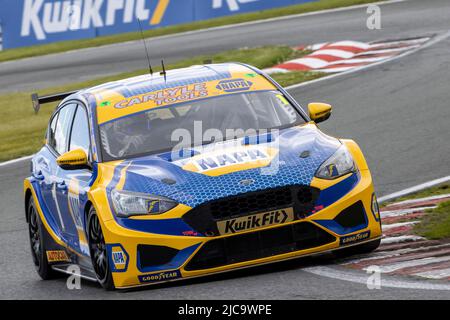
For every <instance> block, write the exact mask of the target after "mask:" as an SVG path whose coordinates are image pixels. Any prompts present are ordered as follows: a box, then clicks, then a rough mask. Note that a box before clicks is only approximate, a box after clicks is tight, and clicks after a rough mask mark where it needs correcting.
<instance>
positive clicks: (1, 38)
mask: <svg viewBox="0 0 450 320" xmlns="http://www.w3.org/2000/svg"><path fill="white" fill-rule="evenodd" d="M2 50H3V32H2V22H1V21H0V51H2Z"/></svg>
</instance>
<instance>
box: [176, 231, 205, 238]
mask: <svg viewBox="0 0 450 320" xmlns="http://www.w3.org/2000/svg"><path fill="white" fill-rule="evenodd" d="M181 234H182V235H183V236H190V237H196V236H198V235H200V234H199V233H198V232H196V231H193V230H187V231H183V232H182V233H181Z"/></svg>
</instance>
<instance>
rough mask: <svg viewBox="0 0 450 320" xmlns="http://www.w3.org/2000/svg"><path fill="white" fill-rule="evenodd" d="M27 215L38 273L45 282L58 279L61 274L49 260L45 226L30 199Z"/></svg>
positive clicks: (32, 254) (32, 253) (32, 251)
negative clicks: (53, 267)
mask: <svg viewBox="0 0 450 320" xmlns="http://www.w3.org/2000/svg"><path fill="white" fill-rule="evenodd" d="M27 214H28V234H29V236H30V247H31V256H32V257H33V262H34V266H35V267H36V271H37V273H38V274H39V276H40V277H41V278H42V279H43V280H49V279H54V278H57V276H58V275H59V274H58V273H57V272H56V271H55V270H53V269H52V267H51V266H50V265H49V263H48V260H47V255H46V248H45V243H44V234H43V232H44V231H43V226H42V223H41V220H40V218H39V214H38V212H37V210H36V206H35V204H34V200H33V199H30V201H29V202H28V207H27Z"/></svg>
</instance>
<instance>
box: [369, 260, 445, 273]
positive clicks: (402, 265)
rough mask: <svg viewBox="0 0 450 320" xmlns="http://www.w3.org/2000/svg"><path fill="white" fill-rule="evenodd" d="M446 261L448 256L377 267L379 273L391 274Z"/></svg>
mask: <svg viewBox="0 0 450 320" xmlns="http://www.w3.org/2000/svg"><path fill="white" fill-rule="evenodd" d="M447 261H450V256H444V257H429V258H422V259H415V260H409V261H402V262H396V263H392V264H387V265H383V266H379V268H380V272H381V273H391V272H394V271H398V270H402V269H405V268H411V267H420V266H426V265H429V264H432V263H438V262H447ZM367 269H368V267H366V268H364V269H363V270H367Z"/></svg>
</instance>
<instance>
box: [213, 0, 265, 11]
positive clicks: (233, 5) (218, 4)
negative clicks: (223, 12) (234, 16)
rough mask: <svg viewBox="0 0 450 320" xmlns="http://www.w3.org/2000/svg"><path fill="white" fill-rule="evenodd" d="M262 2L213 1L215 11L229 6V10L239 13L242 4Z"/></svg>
mask: <svg viewBox="0 0 450 320" xmlns="http://www.w3.org/2000/svg"><path fill="white" fill-rule="evenodd" d="M257 1H260V0H213V8H214V9H221V8H222V7H225V6H226V5H228V9H229V10H230V11H239V10H240V9H241V8H240V5H241V4H246V3H250V2H257Z"/></svg>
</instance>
